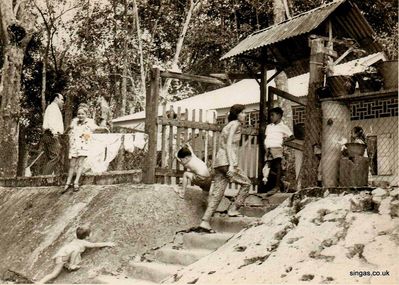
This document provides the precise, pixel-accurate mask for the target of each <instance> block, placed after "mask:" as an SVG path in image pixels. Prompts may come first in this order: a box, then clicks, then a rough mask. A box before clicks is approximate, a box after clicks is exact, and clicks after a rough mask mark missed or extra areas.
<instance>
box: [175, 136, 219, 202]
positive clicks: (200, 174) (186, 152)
mask: <svg viewBox="0 0 399 285" xmlns="http://www.w3.org/2000/svg"><path fill="white" fill-rule="evenodd" d="M175 156H176V159H177V160H178V161H179V162H180V163H181V164H183V166H184V167H186V168H187V170H188V171H186V172H184V174H183V188H182V189H181V190H179V189H178V188H175V191H176V192H177V193H178V194H179V196H180V197H181V198H184V193H185V192H186V189H187V186H188V185H190V183H191V182H192V183H193V184H194V185H197V186H199V187H200V188H201V189H202V190H204V191H207V192H209V190H210V189H211V185H212V176H211V173H210V172H209V169H208V167H207V166H206V164H205V162H203V161H202V160H201V159H199V158H198V157H197V156H196V155H195V154H194V151H193V149H192V148H191V146H190V145H189V144H185V145H184V146H183V147H182V148H181V149H180V150H179V151H178V152H177V153H176V155H175Z"/></svg>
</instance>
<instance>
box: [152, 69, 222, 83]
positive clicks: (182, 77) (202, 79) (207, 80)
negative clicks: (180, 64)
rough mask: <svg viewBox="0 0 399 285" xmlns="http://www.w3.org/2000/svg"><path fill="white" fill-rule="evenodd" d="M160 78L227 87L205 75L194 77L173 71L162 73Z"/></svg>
mask: <svg viewBox="0 0 399 285" xmlns="http://www.w3.org/2000/svg"><path fill="white" fill-rule="evenodd" d="M160 76H161V77H162V78H173V79H179V80H190V81H197V82H204V83H210V84H216V85H226V84H225V83H224V82H223V81H221V80H219V79H217V78H214V77H209V76H203V75H194V74H187V73H178V72H172V71H161V73H160Z"/></svg>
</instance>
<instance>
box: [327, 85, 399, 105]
mask: <svg viewBox="0 0 399 285" xmlns="http://www.w3.org/2000/svg"><path fill="white" fill-rule="evenodd" d="M397 95H398V89H397V88H395V89H387V90H381V91H372V92H365V93H360V94H352V95H344V96H340V97H331V98H324V99H321V100H320V101H321V102H325V101H348V102H353V101H358V100H371V99H383V98H390V97H393V96H397Z"/></svg>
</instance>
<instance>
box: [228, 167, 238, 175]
mask: <svg viewBox="0 0 399 285" xmlns="http://www.w3.org/2000/svg"><path fill="white" fill-rule="evenodd" d="M234 172H236V169H235V167H234V166H233V165H229V170H228V171H227V176H228V177H232V176H233V174H234Z"/></svg>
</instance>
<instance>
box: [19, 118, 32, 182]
mask: <svg viewBox="0 0 399 285" xmlns="http://www.w3.org/2000/svg"><path fill="white" fill-rule="evenodd" d="M18 143H19V146H18V156H19V157H18V171H17V176H24V174H25V168H26V167H27V166H28V158H29V157H28V154H29V148H28V145H27V143H26V127H25V126H22V125H21V126H20V129H19V138H18Z"/></svg>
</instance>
